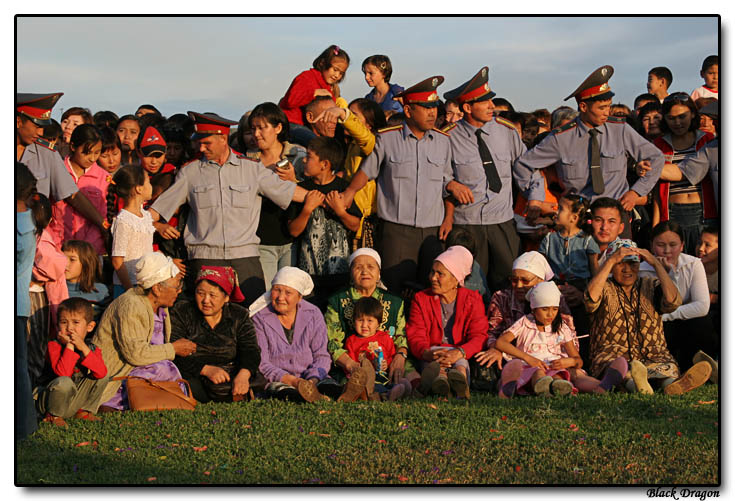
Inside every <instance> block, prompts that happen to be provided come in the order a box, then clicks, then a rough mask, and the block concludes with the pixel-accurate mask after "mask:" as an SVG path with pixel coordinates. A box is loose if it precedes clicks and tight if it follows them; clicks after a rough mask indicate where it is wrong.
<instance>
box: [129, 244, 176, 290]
mask: <svg viewBox="0 0 735 501" xmlns="http://www.w3.org/2000/svg"><path fill="white" fill-rule="evenodd" d="M178 274H179V268H178V266H176V265H175V264H174V262H173V260H172V259H171V258H170V257H167V256H164V255H163V254H161V253H160V252H149V253H148V254H144V255H143V257H141V258H140V259H139V260H138V262H137V263H135V277H136V279H137V281H138V285H140V286H141V287H143V288H144V289H150V288H151V287H153V286H154V285H156V284H158V283H161V282H164V281H166V280H168V279H169V278H173V277H175V276H176V275H178Z"/></svg>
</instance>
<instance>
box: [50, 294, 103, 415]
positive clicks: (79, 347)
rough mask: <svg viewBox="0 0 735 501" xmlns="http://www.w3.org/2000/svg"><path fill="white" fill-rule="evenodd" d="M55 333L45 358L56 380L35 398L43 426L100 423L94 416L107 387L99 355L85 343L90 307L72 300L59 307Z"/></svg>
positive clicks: (83, 301)
mask: <svg viewBox="0 0 735 501" xmlns="http://www.w3.org/2000/svg"><path fill="white" fill-rule="evenodd" d="M57 318H58V327H59V333H58V336H57V339H56V340H54V341H50V342H49V343H48V351H47V358H48V361H49V363H50V364H51V369H53V371H54V373H55V374H56V375H57V376H58V377H57V378H56V379H54V380H53V381H51V382H50V383H49V384H48V386H46V387H45V388H43V389H42V390H41V391H40V393H39V396H38V400H37V405H38V408H39V411H40V412H41V413H42V414H45V417H44V419H43V421H44V422H47V423H53V424H55V425H56V426H62V427H66V422H65V421H64V418H69V417H72V416H74V417H75V418H78V419H86V420H89V421H100V418H98V417H97V416H95V415H94V413H95V412H96V411H97V407H98V405H99V399H100V397H101V396H102V392H103V391H104V389H105V387H106V386H107V382H108V378H107V367H105V362H104V361H103V359H102V351H101V350H100V349H99V348H96V347H95V346H94V345H91V344H90V345H88V344H87V343H86V342H85V337H86V336H87V334H89V333H91V332H92V330H93V329H94V327H95V322H94V320H93V319H94V309H93V308H92V303H90V302H89V301H87V300H86V299H83V298H80V297H73V298H69V299H67V300H65V301H63V302H62V303H61V304H60V305H59V310H58V314H57Z"/></svg>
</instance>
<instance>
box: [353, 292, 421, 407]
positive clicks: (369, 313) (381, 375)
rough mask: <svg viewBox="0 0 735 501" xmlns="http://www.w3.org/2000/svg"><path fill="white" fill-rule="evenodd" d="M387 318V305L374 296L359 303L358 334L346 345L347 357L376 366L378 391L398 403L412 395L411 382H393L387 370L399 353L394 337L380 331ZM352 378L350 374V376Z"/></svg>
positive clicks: (357, 307)
mask: <svg viewBox="0 0 735 501" xmlns="http://www.w3.org/2000/svg"><path fill="white" fill-rule="evenodd" d="M382 318H383V305H382V304H381V303H380V301H378V300H377V299H375V298H373V297H363V298H361V299H359V300H358V301H356V302H355V309H354V313H353V322H354V326H355V335H352V336H349V337H348V338H347V341H346V342H345V348H346V349H347V354H348V355H349V356H350V358H352V360H354V361H355V362H360V361H362V359H363V358H367V359H368V360H370V362H372V364H373V367H375V392H377V393H378V394H380V395H381V397H382V398H383V400H386V399H387V400H390V401H394V400H397V399H399V398H401V397H404V398H405V397H407V396H409V395H410V393H411V383H410V382H409V381H408V379H406V378H401V379H400V380H399V381H398V383H395V384H393V383H391V381H390V379H389V378H388V374H387V372H386V371H387V369H388V367H390V363H391V362H392V361H393V357H394V356H395V354H396V346H395V344H393V339H392V338H391V337H390V334H388V333H387V332H384V331H379V330H378V326H379V325H380V322H381V321H382ZM348 376H349V374H348Z"/></svg>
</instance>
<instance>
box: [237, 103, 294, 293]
mask: <svg viewBox="0 0 735 501" xmlns="http://www.w3.org/2000/svg"><path fill="white" fill-rule="evenodd" d="M247 125H248V128H249V129H250V130H251V131H252V134H253V139H254V141H255V144H256V149H250V150H248V151H247V156H248V158H251V159H253V160H259V161H260V162H261V163H262V164H263V165H264V166H265V167H266V168H268V169H271V170H272V171H273V172H275V173H276V174H278V177H280V178H281V179H283V180H285V181H293V182H298V181H301V180H302V179H303V175H304V163H305V161H306V149H305V148H304V147H303V146H299V145H297V144H291V143H289V142H288V137H289V123H288V118H286V114H285V113H284V112H283V110H281V109H280V108H279V107H278V106H277V105H276V104H275V103H262V104H259V105H258V106H256V107H255V108H254V109H253V110H252V111H251V112H250V114H249V116H248V121H247ZM281 160H286V161H287V162H288V163H286V165H284V166H281V167H278V166H277V165H276V164H277V163H278V162H280V161H281ZM287 223H288V222H287V220H286V211H285V210H283V209H281V208H280V207H278V206H277V205H276V204H275V203H273V202H272V201H271V200H270V199H267V198H266V199H264V200H263V204H262V206H261V208H260V221H259V222H258V230H257V232H256V234H257V235H258V238H260V244H259V246H258V252H259V253H260V264H261V266H262V267H263V277H264V280H265V283H267V284H268V283H270V282H271V280H273V277H274V276H276V272H277V271H278V270H280V269H281V268H283V267H284V266H293V265H294V264H295V263H296V261H295V256H294V255H293V252H292V247H291V246H292V244H293V237H292V236H291V234H290V233H289V231H288V225H287Z"/></svg>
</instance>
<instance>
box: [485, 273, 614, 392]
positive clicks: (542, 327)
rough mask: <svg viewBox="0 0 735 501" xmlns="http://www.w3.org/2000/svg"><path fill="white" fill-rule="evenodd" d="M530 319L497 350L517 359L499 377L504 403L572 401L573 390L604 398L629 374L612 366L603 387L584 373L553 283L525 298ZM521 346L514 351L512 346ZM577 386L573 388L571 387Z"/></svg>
mask: <svg viewBox="0 0 735 501" xmlns="http://www.w3.org/2000/svg"><path fill="white" fill-rule="evenodd" d="M526 299H528V301H529V302H530V303H531V312H532V313H531V314H529V315H525V316H524V317H521V318H520V319H519V320H518V321H516V322H515V323H514V324H513V325H512V326H511V327H510V328H509V329H508V330H507V331H505V332H504V333H503V334H502V335H501V336H500V338H498V341H497V343H496V344H495V347H496V348H497V349H498V350H500V351H501V352H503V353H504V354H506V357H505V358H506V359H508V358H509V357H508V355H510V356H512V357H513V360H511V361H510V362H508V363H507V364H506V365H505V367H504V368H503V372H502V374H501V377H500V388H499V392H498V393H499V395H500V397H501V398H509V397H512V396H513V395H514V394H515V393H516V391H518V393H519V394H527V393H532V394H535V395H543V396H549V395H551V394H552V393H554V394H557V395H568V394H570V393H572V391H573V390H574V386H575V385H576V386H577V388H578V389H579V390H581V391H583V392H588V393H604V392H606V391H609V390H611V389H612V388H613V387H614V386H616V385H617V384H619V383H620V382H621V381H622V379H623V375H624V374H625V373H626V372H627V370H628V364H627V363H626V361H625V359H624V358H623V357H620V358H618V359H616V360H615V361H613V363H611V364H610V366H609V367H608V369H607V371H606V372H605V375H604V377H603V379H602V381H599V380H597V379H594V378H591V377H590V376H588V375H587V374H586V373H585V372H584V371H583V370H582V358H581V357H580V356H579V352H578V351H577V347H576V346H575V343H574V339H575V337H576V334H575V332H574V331H573V330H572V329H571V328H570V327H569V326H568V325H567V324H566V323H564V322H562V318H561V314H560V312H559V302H560V299H561V292H560V291H559V288H558V287H557V286H556V284H555V283H553V282H541V283H539V284H537V285H536V286H534V287H533V288H532V289H531V290H529V291H528V292H527V293H526ZM513 340H515V341H516V345H515V346H513V344H511V343H512V341H513ZM572 383H574V385H573V384H572Z"/></svg>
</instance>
